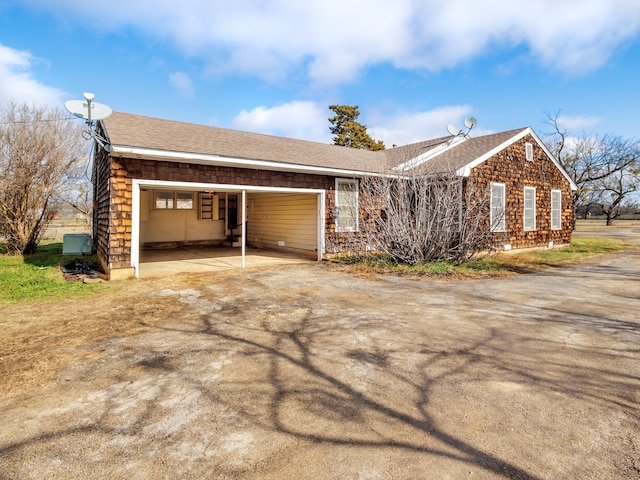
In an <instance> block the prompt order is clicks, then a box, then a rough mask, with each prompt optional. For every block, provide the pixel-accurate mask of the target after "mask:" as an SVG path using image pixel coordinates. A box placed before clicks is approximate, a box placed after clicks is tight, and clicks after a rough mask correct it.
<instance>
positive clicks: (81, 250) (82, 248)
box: [62, 233, 93, 255]
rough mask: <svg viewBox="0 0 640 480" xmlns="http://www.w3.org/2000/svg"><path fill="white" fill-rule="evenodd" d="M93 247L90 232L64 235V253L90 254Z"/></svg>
mask: <svg viewBox="0 0 640 480" xmlns="http://www.w3.org/2000/svg"><path fill="white" fill-rule="evenodd" d="M92 249H93V242H92V241H91V235H89V234H88V233H65V235H64V236H63V237H62V255H90V254H91V250H92Z"/></svg>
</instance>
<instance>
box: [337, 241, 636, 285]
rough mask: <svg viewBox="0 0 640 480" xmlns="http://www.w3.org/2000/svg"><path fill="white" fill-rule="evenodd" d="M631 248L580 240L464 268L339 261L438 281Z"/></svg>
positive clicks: (487, 259) (372, 260)
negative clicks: (564, 245)
mask: <svg viewBox="0 0 640 480" xmlns="http://www.w3.org/2000/svg"><path fill="white" fill-rule="evenodd" d="M628 248H629V245H628V244H627V243H625V242H623V241H622V240H617V239H613V238H605V237H580V238H575V239H573V240H572V241H571V245H570V246H567V247H563V248H555V249H552V250H549V249H543V250H526V251H522V252H517V251H516V252H514V253H511V252H510V253H500V254H498V255H493V256H489V257H485V258H483V259H480V260H477V261H474V262H470V263H465V264H462V265H455V264H452V263H448V262H433V263H424V264H420V265H408V264H404V263H394V262H392V261H389V260H388V258H386V257H384V256H382V255H372V256H369V257H367V258H364V259H356V258H353V257H338V259H337V261H339V262H341V263H344V264H347V265H350V266H351V267H353V268H354V269H356V270H359V271H360V272H370V273H393V274H400V275H418V276H420V275H429V276H436V277H438V276H441V277H451V276H455V277H476V276H486V275H500V274H508V273H514V272H517V273H527V272H533V271H537V270H540V269H542V268H547V267H558V266H561V265H566V264H572V263H576V262H579V261H581V260H583V259H586V258H589V257H593V256H596V255H602V254H610V253H616V252H620V251H623V250H626V249H628Z"/></svg>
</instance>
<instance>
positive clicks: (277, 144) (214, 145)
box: [103, 112, 386, 171]
mask: <svg viewBox="0 0 640 480" xmlns="http://www.w3.org/2000/svg"><path fill="white" fill-rule="evenodd" d="M103 122H104V125H105V128H106V131H107V134H108V136H109V140H110V142H111V144H112V145H113V146H121V147H138V148H146V149H156V150H167V151H172V152H184V153H197V154H204V155H219V156H224V157H232V158H238V159H250V160H265V161H272V162H281V163H290V164H295V165H307V166H314V167H325V168H338V169H344V170H356V171H383V170H384V168H385V164H386V160H385V155H384V153H383V152H371V151H368V150H359V149H355V148H348V147H341V146H337V145H330V144H324V143H317V142H309V141H306V140H296V139H291V138H284V137H276V136H272V135H263V134H259V133H249V132H242V131H238V130H229V129H225V128H218V127H210V126H205V125H196V124H192V123H184V122H176V121H172V120H163V119H159V118H153V117H145V116H141V115H133V114H130V113H122V112H113V113H112V114H111V115H110V116H109V117H107V118H106V119H104V120H103Z"/></svg>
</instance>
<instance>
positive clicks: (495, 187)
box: [491, 183, 506, 232]
mask: <svg viewBox="0 0 640 480" xmlns="http://www.w3.org/2000/svg"><path fill="white" fill-rule="evenodd" d="M504 197H505V187H504V183H492V184H491V231H492V232H504V231H505V228H506V226H505V221H504V205H505V201H504Z"/></svg>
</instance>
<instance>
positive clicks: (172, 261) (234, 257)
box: [138, 246, 317, 278]
mask: <svg viewBox="0 0 640 480" xmlns="http://www.w3.org/2000/svg"><path fill="white" fill-rule="evenodd" d="M314 261H317V260H316V259H315V258H310V257H308V256H303V255H296V254H293V253H285V252H278V251H271V250H264V249H256V248H249V247H247V249H246V251H245V266H244V267H245V268H246V269H247V268H248V269H252V268H258V267H264V266H271V267H273V266H274V265H287V264H295V263H310V262H314ZM139 268H140V271H139V272H138V277H139V278H154V277H164V276H170V275H177V274H180V273H215V272H220V271H225V270H230V269H235V268H242V251H241V250H240V249H239V248H229V247H197V246H189V247H180V248H170V249H168V248H167V249H150V250H141V252H140V265H139Z"/></svg>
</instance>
